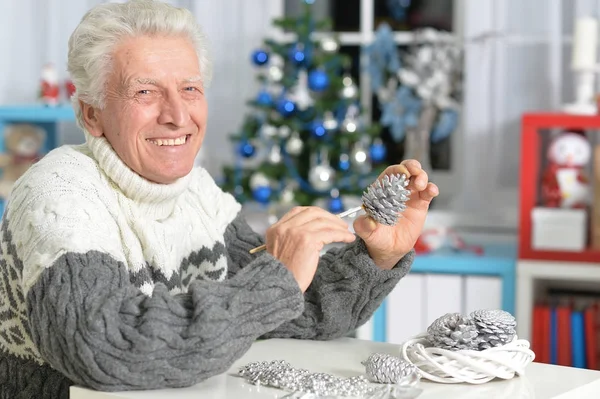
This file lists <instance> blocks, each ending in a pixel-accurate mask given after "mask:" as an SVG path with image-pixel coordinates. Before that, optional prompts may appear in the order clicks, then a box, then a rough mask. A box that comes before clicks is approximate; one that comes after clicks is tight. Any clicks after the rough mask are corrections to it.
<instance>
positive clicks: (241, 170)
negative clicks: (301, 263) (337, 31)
mask: <svg viewBox="0 0 600 399" xmlns="http://www.w3.org/2000/svg"><path fill="white" fill-rule="evenodd" d="M312 3H313V1H310V0H304V4H303V10H304V11H303V13H302V15H300V16H299V17H294V18H292V17H287V18H281V19H276V20H274V21H273V23H274V24H275V25H276V26H277V27H278V28H280V29H282V30H285V31H289V32H293V36H294V40H293V41H292V42H291V43H279V42H276V41H275V40H272V39H266V40H264V42H263V45H262V47H261V48H259V49H257V50H256V51H254V53H253V54H252V56H251V60H252V63H253V64H254V65H255V67H256V68H257V79H258V81H259V82H260V84H259V86H260V89H259V92H258V93H257V95H256V97H255V98H254V99H252V100H250V101H248V105H249V108H250V112H249V113H248V114H247V115H245V117H244V121H243V123H242V126H241V127H240V129H239V131H238V132H236V133H235V134H232V135H231V136H230V138H231V140H232V141H233V143H234V144H235V146H234V147H235V163H234V164H233V165H231V166H227V167H226V168H225V169H224V175H225V179H224V182H223V184H222V186H223V188H224V189H225V190H226V191H229V192H231V193H233V194H234V195H235V197H236V198H237V199H238V201H240V202H241V203H244V202H246V201H257V202H259V203H262V204H265V205H273V204H282V203H285V204H290V205H293V204H297V205H324V207H326V208H327V209H328V210H329V211H331V212H334V213H337V212H341V211H342V210H343V209H344V208H345V206H346V205H345V203H344V202H345V201H344V199H345V198H356V197H358V196H360V195H361V193H362V191H363V190H364V188H365V187H366V186H367V185H368V184H370V183H372V182H373V181H374V180H375V178H376V177H377V175H378V174H379V173H380V172H381V171H382V170H383V168H384V161H385V158H386V148H385V146H384V144H383V142H382V141H381V139H380V138H379V127H378V126H377V125H373V124H371V123H369V122H368V120H369V118H365V116H364V115H363V114H362V110H361V107H360V101H359V90H358V88H357V86H356V83H355V82H354V80H353V78H352V76H351V75H350V68H351V66H352V59H351V58H350V57H349V56H347V55H344V54H341V53H340V52H339V47H340V46H339V42H338V40H337V38H336V37H335V35H333V34H325V33H321V34H320V35H316V34H315V31H319V32H329V31H331V21H329V20H327V19H325V20H321V21H316V20H315V19H314V18H313V16H312V13H311V4H312Z"/></svg>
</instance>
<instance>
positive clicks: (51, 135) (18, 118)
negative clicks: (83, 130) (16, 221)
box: [0, 104, 75, 215]
mask: <svg viewBox="0 0 600 399" xmlns="http://www.w3.org/2000/svg"><path fill="white" fill-rule="evenodd" d="M73 121H75V112H74V111H73V108H72V107H71V104H61V105H58V106H56V107H48V106H44V105H42V104H23V105H10V106H0V152H4V139H3V138H4V129H5V128H6V126H7V125H10V124H14V123H30V124H34V125H36V126H39V127H41V128H43V129H44V130H45V131H46V141H45V143H44V148H43V150H42V151H43V153H47V152H49V151H50V150H52V149H54V148H56V147H57V146H58V144H59V143H58V137H57V134H56V133H57V124H58V123H60V122H73ZM2 214H4V200H3V199H0V215H2Z"/></svg>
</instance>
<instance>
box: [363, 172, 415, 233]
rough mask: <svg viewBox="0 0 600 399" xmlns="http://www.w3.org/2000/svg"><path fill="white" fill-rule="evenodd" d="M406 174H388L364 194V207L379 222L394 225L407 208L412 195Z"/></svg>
mask: <svg viewBox="0 0 600 399" xmlns="http://www.w3.org/2000/svg"><path fill="white" fill-rule="evenodd" d="M408 183H409V181H408V179H407V178H406V175H404V174H402V175H392V176H388V175H386V176H385V177H384V178H383V179H378V180H377V181H376V182H375V183H373V184H371V185H370V186H369V187H368V188H367V191H365V192H364V193H363V195H362V201H363V208H364V209H365V211H366V212H367V214H368V215H369V216H371V217H372V218H373V219H375V221H377V222H378V223H381V224H384V225H386V226H394V225H395V224H396V223H397V222H398V218H399V217H400V212H402V211H404V210H405V209H406V201H408V198H409V196H410V190H408V189H406V187H407V186H408Z"/></svg>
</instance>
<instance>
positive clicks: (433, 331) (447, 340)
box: [427, 313, 479, 351]
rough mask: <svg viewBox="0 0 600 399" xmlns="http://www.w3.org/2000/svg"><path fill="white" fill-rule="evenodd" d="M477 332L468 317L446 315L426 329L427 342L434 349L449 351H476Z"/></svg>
mask: <svg viewBox="0 0 600 399" xmlns="http://www.w3.org/2000/svg"><path fill="white" fill-rule="evenodd" d="M478 336H479V332H478V330H477V326H476V325H475V324H474V323H473V321H472V320H471V319H469V318H468V317H464V316H462V315H461V314H460V313H446V314H445V315H444V316H442V317H439V318H438V319H436V320H435V321H434V322H433V323H431V325H430V326H429V327H427V340H428V341H429V342H431V344H432V345H433V346H435V347H438V348H442V349H447V350H451V351H457V350H463V349H471V350H478V346H479V338H478Z"/></svg>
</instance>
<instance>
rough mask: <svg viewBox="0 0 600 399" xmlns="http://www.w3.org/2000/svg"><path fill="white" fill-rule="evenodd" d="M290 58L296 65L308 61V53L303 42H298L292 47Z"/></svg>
mask: <svg viewBox="0 0 600 399" xmlns="http://www.w3.org/2000/svg"><path fill="white" fill-rule="evenodd" d="M289 57H290V60H291V61H292V62H293V63H294V64H296V65H302V64H304V63H306V62H308V59H307V58H308V55H307V53H306V50H305V48H304V45H303V44H302V43H297V44H296V45H295V46H294V47H292V48H291V49H290V53H289Z"/></svg>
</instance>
